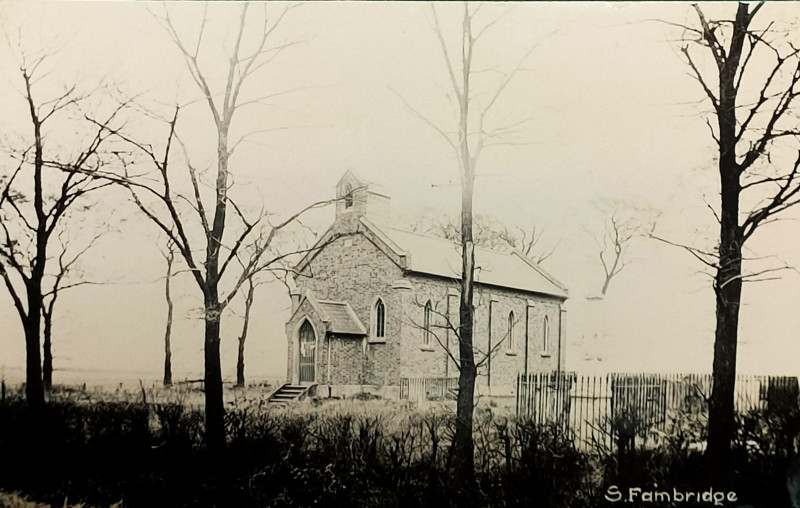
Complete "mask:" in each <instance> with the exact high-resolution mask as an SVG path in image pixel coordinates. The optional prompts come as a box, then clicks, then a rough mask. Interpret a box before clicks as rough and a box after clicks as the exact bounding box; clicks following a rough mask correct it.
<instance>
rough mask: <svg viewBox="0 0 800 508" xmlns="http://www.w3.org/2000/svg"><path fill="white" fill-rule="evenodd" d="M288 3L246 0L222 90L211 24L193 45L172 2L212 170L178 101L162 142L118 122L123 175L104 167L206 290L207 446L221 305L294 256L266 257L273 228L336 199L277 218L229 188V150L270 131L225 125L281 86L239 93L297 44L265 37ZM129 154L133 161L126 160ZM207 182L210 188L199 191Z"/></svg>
mask: <svg viewBox="0 0 800 508" xmlns="http://www.w3.org/2000/svg"><path fill="white" fill-rule="evenodd" d="M258 8H261V9H263V10H262V15H263V19H261V20H260V21H259V22H258V23H257V30H256V31H255V33H254V34H253V33H251V35H253V39H254V43H253V44H252V46H251V47H250V48H249V49H247V48H245V45H246V43H245V42H244V41H245V39H248V37H245V35H246V32H248V27H250V28H253V27H254V26H255V25H253V24H249V23H248V12H250V10H251V9H258ZM290 9H291V7H290V6H281V8H280V10H279V11H278V12H277V14H276V15H275V16H274V17H273V16H269V15H268V13H267V6H265V5H262V6H255V5H253V6H252V7H251V4H248V3H245V4H242V6H241V8H240V11H239V21H238V24H237V26H236V29H235V32H234V34H233V37H232V39H231V40H232V41H233V42H232V47H229V48H226V49H225V51H226V54H227V57H228V61H227V65H226V66H225V67H223V70H224V74H225V77H224V78H223V79H222V80H221V83H222V85H221V91H215V90H214V88H213V86H212V85H213V84H214V83H219V82H220V81H219V80H217V79H216V77H215V76H213V74H212V73H211V72H210V71H209V70H208V69H206V68H205V67H204V66H203V65H202V64H201V58H200V54H201V53H202V51H203V49H204V48H205V47H206V45H204V44H203V43H204V38H203V37H204V34H205V28H206V23H207V17H206V15H205V12H204V14H203V18H202V20H201V21H200V25H199V28H198V30H197V33H196V40H195V41H194V42H192V43H190V42H189V41H187V40H185V39H184V38H183V37H182V36H181V35H180V34H179V32H178V30H177V29H176V27H175V24H174V23H173V19H172V17H171V15H170V12H169V10H166V11H165V13H164V14H163V16H161V18H160V19H161V21H162V22H163V24H164V27H165V29H166V31H167V33H168V34H169V35H170V37H171V38H172V40H173V42H174V44H175V46H176V47H177V48H178V50H179V52H180V54H181V55H182V56H183V60H184V62H185V64H186V67H187V69H188V71H189V73H190V75H191V77H192V79H193V80H194V83H195V84H196V86H197V88H198V89H199V91H200V92H201V94H202V97H203V99H202V102H203V104H205V107H206V108H207V110H208V112H210V113H211V118H212V120H213V127H214V129H215V132H216V137H217V149H216V157H215V160H214V164H213V168H212V169H211V170H210V172H211V173H212V175H211V178H210V179H206V178H204V176H205V174H206V172H205V171H203V170H201V169H199V168H198V167H196V166H195V165H194V164H193V162H192V158H191V157H190V156H189V150H188V149H187V147H186V145H185V144H184V143H183V142H182V140H181V138H180V137H179V136H178V133H177V132H178V124H179V119H180V114H181V111H182V108H181V107H180V106H177V107H175V109H174V110H173V111H172V112H171V114H170V115H169V118H168V119H166V121H165V122H166V126H167V133H166V136H165V139H164V140H163V143H161V145H160V146H161V148H160V149H156V148H154V146H153V145H152V144H150V143H145V142H141V141H139V140H137V139H135V138H134V137H133V136H132V135H129V134H127V133H125V132H122V131H120V130H117V131H114V134H115V135H116V136H117V137H118V138H119V139H120V140H121V141H122V142H123V143H124V144H125V145H126V146H129V147H133V148H132V149H131V153H126V151H124V150H120V151H118V152H117V155H118V156H119V163H120V166H121V168H122V169H121V171H122V174H112V173H108V174H106V175H104V177H105V178H106V179H108V180H109V181H113V182H115V183H118V184H121V185H123V186H124V187H125V188H126V189H128V191H129V192H130V196H131V199H132V200H133V202H134V204H135V205H136V206H137V207H138V208H139V210H140V211H141V212H142V213H143V214H144V215H145V216H146V217H147V218H148V219H150V221H151V222H152V223H153V224H154V225H155V226H157V227H158V228H159V229H160V230H161V231H162V232H163V233H165V234H166V236H167V238H168V239H169V240H170V241H171V242H173V244H174V245H175V248H176V249H177V252H178V253H180V255H181V258H182V260H183V262H184V263H185V264H186V266H187V268H188V271H189V273H191V275H192V276H193V278H194V280H195V282H196V283H197V286H198V289H199V290H200V292H201V293H202V295H203V319H204V324H205V340H204V350H205V359H204V365H205V367H204V369H205V375H204V391H205V418H206V433H205V439H206V446H207V447H208V449H209V451H210V452H211V453H212V454H217V453H219V452H221V451H222V450H224V448H225V429H224V413H225V411H224V400H223V399H224V397H223V388H222V371H221V364H220V327H221V322H222V316H223V313H224V311H225V309H226V308H227V307H228V305H229V304H230V303H231V301H232V300H233V299H234V298H235V297H236V295H237V294H238V293H239V290H240V289H241V288H242V287H243V286H244V285H245V284H247V281H248V280H249V279H250V278H251V277H253V275H254V274H256V273H260V272H264V271H269V270H271V269H273V268H274V267H276V266H278V265H279V263H280V262H281V261H282V260H284V259H286V258H287V257H288V256H291V255H293V254H295V253H284V254H277V255H269V254H270V252H271V250H270V249H271V248H272V247H273V246H274V245H273V243H274V240H275V238H276V235H277V234H278V233H279V232H280V231H282V230H284V229H285V228H287V227H288V226H290V225H292V224H295V223H296V221H297V219H298V218H299V217H300V216H301V215H302V214H303V213H305V212H307V211H309V210H311V209H314V208H318V207H321V206H325V205H327V204H330V203H332V202H334V201H335V200H326V201H320V202H316V203H312V204H309V205H308V206H305V207H304V208H302V209H301V210H299V211H297V212H296V213H294V214H291V215H290V216H288V217H286V218H285V219H283V220H280V221H272V220H271V217H270V216H269V214H267V213H266V212H265V211H264V209H263V206H262V209H261V210H260V211H259V212H255V213H253V212H248V210H247V209H246V208H245V207H244V205H243V204H242V203H241V202H237V201H236V199H235V198H234V194H233V193H232V191H233V190H234V189H235V188H237V186H236V185H235V182H234V179H233V175H232V173H231V171H230V160H231V156H232V155H233V154H234V152H235V150H236V148H237V147H238V146H240V144H241V142H242V141H243V140H245V139H246V138H247V137H248V136H250V135H252V134H256V133H264V132H267V131H269V130H271V129H262V130H258V131H252V132H249V133H247V134H245V135H243V136H241V137H240V138H238V139H231V138H230V134H229V133H230V131H231V126H232V123H233V120H234V118H235V117H236V114H237V112H239V111H240V110H241V109H242V108H244V107H246V106H249V105H254V104H259V103H262V102H261V101H263V100H267V99H269V98H271V97H275V96H277V95H281V94H282V93H286V92H275V93H272V94H267V95H265V96H262V97H257V98H253V99H242V98H241V96H240V92H241V91H242V88H243V86H244V84H245V83H247V82H248V80H249V78H251V77H252V76H253V75H254V73H255V72H257V71H258V70H260V69H263V68H264V67H265V66H267V65H268V64H269V63H270V62H272V61H273V60H274V59H275V58H276V57H277V56H278V55H279V54H281V53H282V52H283V51H284V50H285V49H286V48H288V47H291V46H292V45H293V44H295V43H296V42H279V41H276V42H275V43H274V44H273V43H272V42H271V41H272V40H273V38H274V36H275V31H276V29H277V27H278V26H280V25H281V23H282V21H283V19H284V17H285V16H286V14H287V13H288V11H289V10H290ZM212 78H214V79H212ZM176 145H180V147H181V149H182V153H181V154H178V155H176V154H175V153H174V152H175V150H174V147H175V146H176ZM132 154H133V155H134V156H135V158H134V159H132V158H131V155H132ZM141 159H143V161H142V160H141ZM143 165H144V166H145V167H147V168H148V169H146V170H144V171H140V170H139V169H138V168H141V167H142V166H143ZM176 165H177V169H176ZM181 178H183V181H182V180H181ZM207 180H209V181H210V182H209V185H208V187H210V189H206V188H205V186H204V183H205V182H206V181H207ZM183 182H186V188H185V189H182V187H181V183H183ZM238 188H241V186H239V187H238ZM208 190H210V192H205V191H208ZM229 212H230V213H229ZM243 251H247V252H249V255H248V257H247V260H246V261H244V262H242V261H241V257H240V255H241V253H242V252H243ZM237 267H239V269H237Z"/></svg>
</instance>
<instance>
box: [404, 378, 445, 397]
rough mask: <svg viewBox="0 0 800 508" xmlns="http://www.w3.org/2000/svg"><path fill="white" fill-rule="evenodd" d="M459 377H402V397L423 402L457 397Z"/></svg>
mask: <svg viewBox="0 0 800 508" xmlns="http://www.w3.org/2000/svg"><path fill="white" fill-rule="evenodd" d="M456 390H458V378H454V377H411V378H409V377H404V378H401V379H400V399H401V400H411V401H415V402H422V401H426V400H441V399H445V398H449V397H453V398H455V393H456Z"/></svg>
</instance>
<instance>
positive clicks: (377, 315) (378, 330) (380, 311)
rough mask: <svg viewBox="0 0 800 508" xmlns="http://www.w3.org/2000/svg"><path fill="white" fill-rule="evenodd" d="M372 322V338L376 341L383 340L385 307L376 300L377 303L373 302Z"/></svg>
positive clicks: (384, 335) (384, 333)
mask: <svg viewBox="0 0 800 508" xmlns="http://www.w3.org/2000/svg"><path fill="white" fill-rule="evenodd" d="M373 314H374V320H373V322H374V323H375V325H374V326H375V328H374V330H373V331H374V337H375V338H376V339H383V338H385V337H386V306H385V305H384V304H383V300H381V299H380V298H378V301H377V302H375V309H374V312H373Z"/></svg>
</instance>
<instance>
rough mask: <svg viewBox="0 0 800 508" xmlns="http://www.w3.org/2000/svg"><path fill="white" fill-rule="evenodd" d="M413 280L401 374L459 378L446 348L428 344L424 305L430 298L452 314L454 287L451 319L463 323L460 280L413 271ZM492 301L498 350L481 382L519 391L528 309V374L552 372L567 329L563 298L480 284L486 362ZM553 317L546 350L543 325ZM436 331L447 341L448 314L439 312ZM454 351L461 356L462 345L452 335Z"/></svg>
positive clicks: (477, 327)
mask: <svg viewBox="0 0 800 508" xmlns="http://www.w3.org/2000/svg"><path fill="white" fill-rule="evenodd" d="M409 280H410V282H411V283H412V285H413V288H414V289H413V290H412V291H410V292H409V293H411V295H412V296H409V297H408V298H406V300H405V302H404V303H405V305H404V308H405V314H406V316H407V322H408V324H409V326H407V330H406V333H405V334H404V337H403V351H402V355H401V362H400V364H401V376H403V377H417V376H420V377H422V376H427V377H439V376H442V377H444V376H445V374H447V375H449V376H453V377H455V376H457V375H458V372H457V370H456V369H455V368H454V366H453V365H452V363H451V364H450V365H449V368H445V364H446V360H445V359H446V356H447V355H446V352H445V350H444V348H443V347H442V346H441V345H439V343H438V342H436V341H435V340H434V341H432V343H433V345H434V348H432V350H431V348H424V347H423V339H422V336H423V333H422V330H421V324H422V322H423V315H424V305H425V302H426V301H427V300H428V299H430V300H431V303H432V306H433V307H434V309H436V310H437V311H439V312H441V313H442V314H446V309H447V295H448V290H449V293H450V294H451V295H452V296H450V313H451V316H452V317H451V318H450V321H451V322H452V323H454V324H455V323H457V322H458V303H459V297H458V293H457V290H458V283H457V282H456V281H448V280H446V279H440V278H436V277H429V276H424V275H416V274H414V275H411V276H409ZM490 300H493V301H492V304H491V309H492V320H491V321H492V323H491V324H492V330H491V342H492V349H494V351H493V353H492V355H491V363H489V362H485V365H483V366H482V367H481V368H480V369H479V372H478V385H479V386H486V387H488V386H489V383H491V387H492V391H493V392H494V391H497V392H499V393H501V392H504V391H508V392H509V393H510V392H511V391H513V389H514V385H515V382H516V376H517V374H518V373H521V372H523V371H524V369H525V345H526V340H525V337H526V333H525V321H526V309H527V324H528V331H527V332H528V333H527V339H528V340H527V346H528V372H546V371H552V370H556V369H557V368H558V360H559V350H558V348H559V338H560V337H561V333H560V332H561V330H560V326H562V327H563V323H562V322H561V321H560V318H561V307H562V305H561V301H560V300H558V299H557V298H552V297H547V296H544V295H532V294H530V293H525V292H522V291H515V290H510V289H504V288H496V287H491V286H477V287H476V288H475V297H474V304H475V308H476V310H475V323H474V336H473V340H474V344H475V346H476V348H477V349H478V351H479V352H478V353H477V354H476V361H480V360H481V359H483V358H484V357H485V355H486V353H487V352H488V351H489V350H490V346H489V339H490V333H489V301H490ZM511 311H513V312H514V325H513V339H514V340H513V344H512V347H510V348H509V343H508V340H507V337H508V315H509V312H511ZM545 316H547V319H548V323H549V337H550V341H549V342H550V348H549V351H544V350H543V341H544V338H543V323H544V318H545ZM434 319H435V320H438V321H435V324H434V330H437V332H438V333H439V334H440V336H442V342H444V341H445V340H446V339H445V338H444V335H446V333H445V332H446V331H445V330H444V329H443V328H442V327H443V326H445V325H446V318H445V317H444V316H438V315H437V314H436V313H434ZM450 343H451V346H450V347H451V351H452V352H453V354H454V355H456V356H457V354H458V353H457V347H458V346H457V343H456V342H455V339H454V337H453V335H452V334H450ZM561 348H562V350H561V355H560V357H561V361H562V366H563V361H564V360H563V359H564V351H563V344H561Z"/></svg>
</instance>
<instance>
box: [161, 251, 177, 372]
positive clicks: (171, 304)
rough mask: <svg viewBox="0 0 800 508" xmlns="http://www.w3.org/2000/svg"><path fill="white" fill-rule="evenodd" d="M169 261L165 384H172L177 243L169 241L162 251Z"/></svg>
mask: <svg viewBox="0 0 800 508" xmlns="http://www.w3.org/2000/svg"><path fill="white" fill-rule="evenodd" d="M161 255H162V256H164V260H165V261H166V262H167V273H166V274H164V299H165V300H166V302H167V322H166V324H165V325H164V379H163V385H164V386H172V321H173V314H174V312H175V303H174V302H173V301H172V276H173V275H174V273H173V271H172V265H174V264H175V245H174V244H173V243H172V241H171V240H168V241H167V248H166V250H162V251H161Z"/></svg>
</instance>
